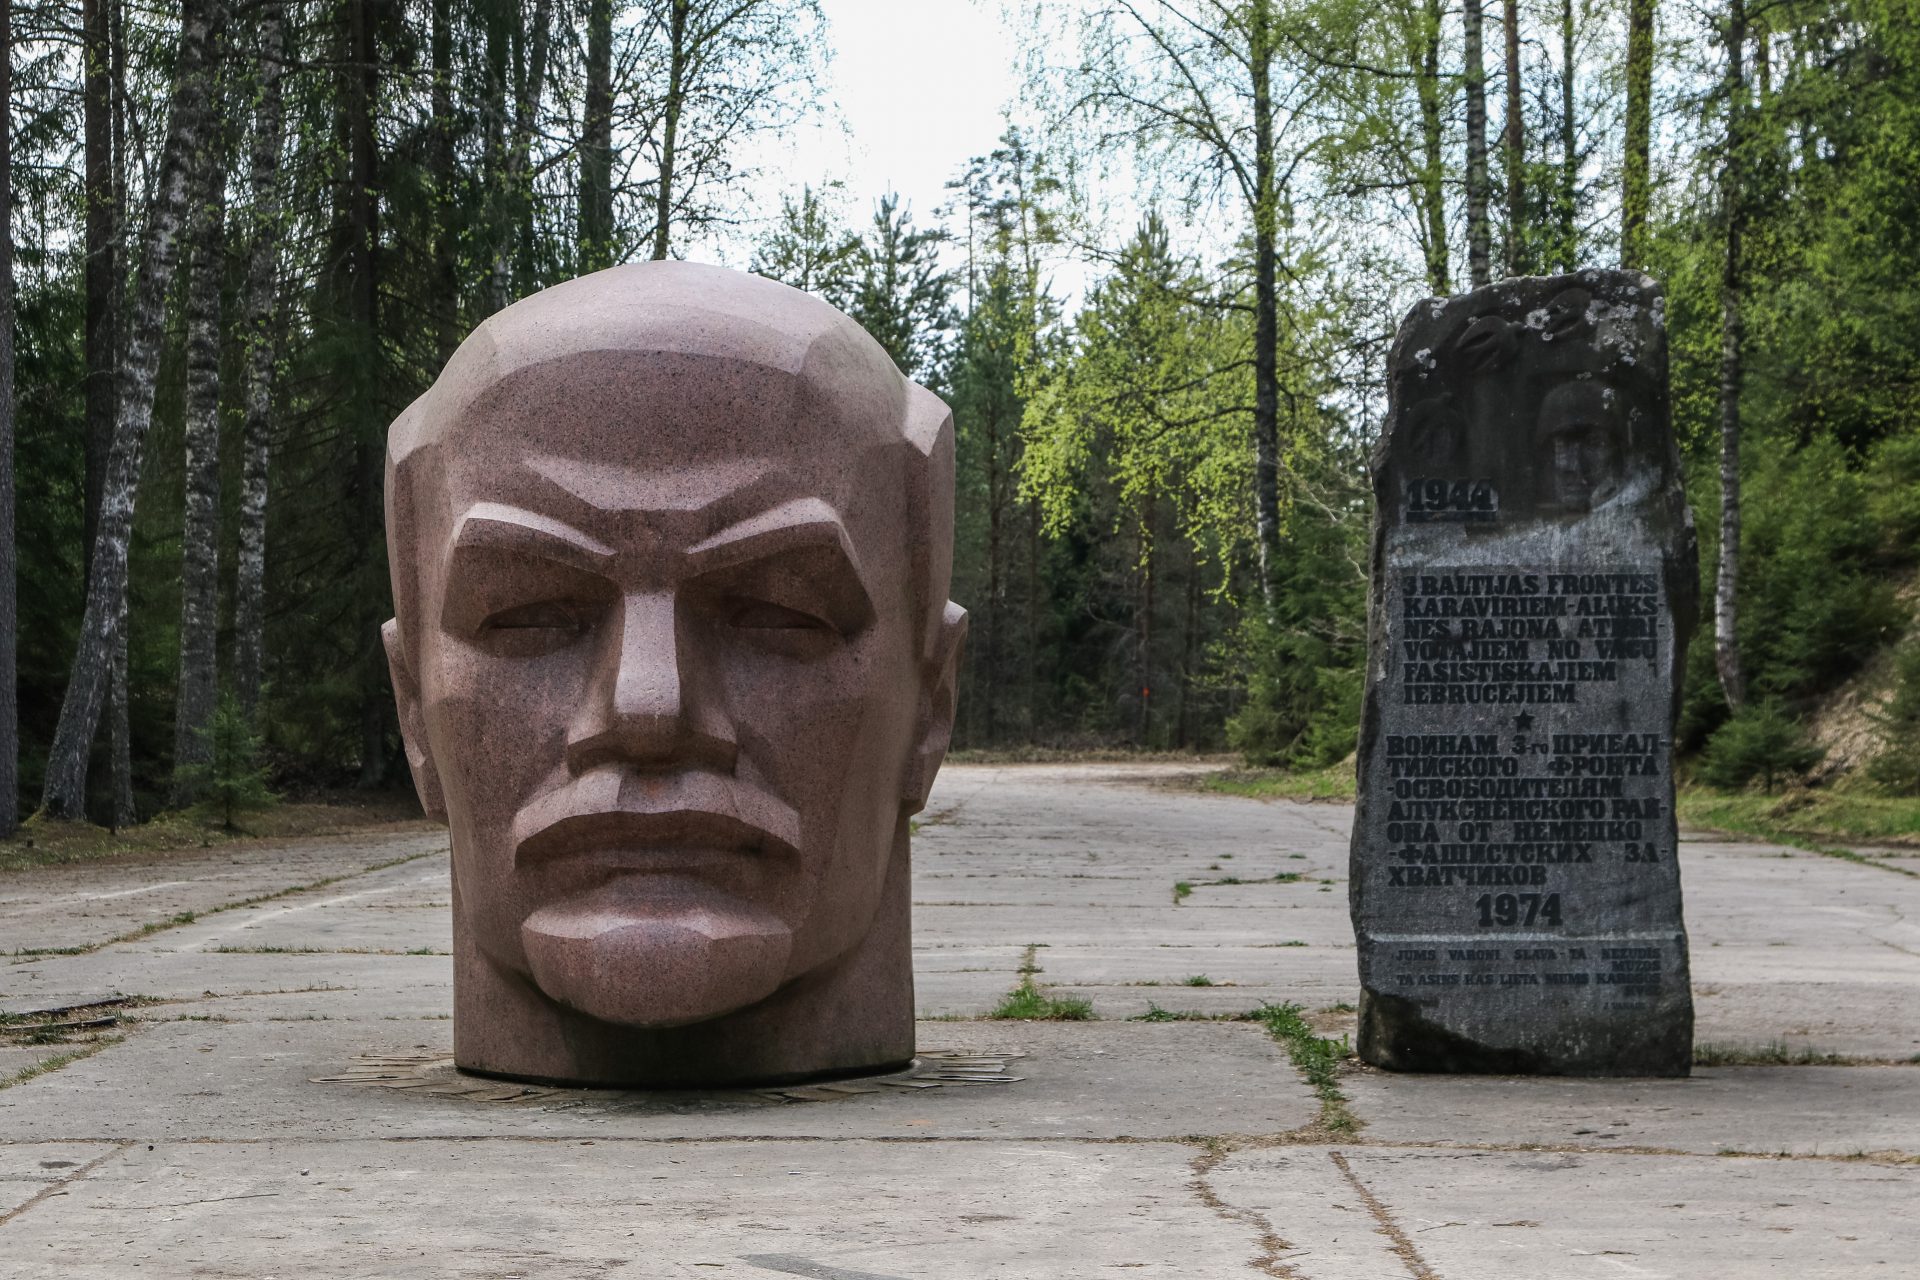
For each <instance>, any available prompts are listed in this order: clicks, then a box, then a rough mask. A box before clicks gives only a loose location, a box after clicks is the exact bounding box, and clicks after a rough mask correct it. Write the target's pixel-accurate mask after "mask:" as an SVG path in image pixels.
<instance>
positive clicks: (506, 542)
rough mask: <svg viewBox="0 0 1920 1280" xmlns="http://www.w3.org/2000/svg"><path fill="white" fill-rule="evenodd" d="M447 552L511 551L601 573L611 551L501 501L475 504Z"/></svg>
mask: <svg viewBox="0 0 1920 1280" xmlns="http://www.w3.org/2000/svg"><path fill="white" fill-rule="evenodd" d="M449 547H450V550H451V551H453V552H455V553H458V552H461V551H511V552H517V553H519V554H522V555H529V556H534V557H537V558H538V559H541V560H552V561H554V562H556V563H558V564H565V565H571V566H573V567H574V568H578V569H585V570H588V571H589V572H599V571H601V570H603V569H604V568H605V567H606V565H607V562H608V561H610V560H612V559H613V554H614V553H613V548H612V547H609V546H607V545H606V544H605V543H603V542H600V541H599V540H598V539H595V538H591V537H589V536H587V535H586V534H584V533H582V532H580V531H579V530H578V529H576V528H574V527H573V526H572V525H570V524H567V523H565V522H564V521H561V520H555V519H554V518H553V517H552V516H543V515H539V514H537V513H535V512H532V511H526V510H523V509H521V508H519V507H513V506H508V505H507V504H505V503H502V502H476V503H474V504H473V505H472V506H471V507H468V508H467V509H466V511H465V512H464V513H463V514H462V515H461V517H460V520H459V523H458V524H456V525H455V526H454V529H453V537H452V539H451V540H450V543H449Z"/></svg>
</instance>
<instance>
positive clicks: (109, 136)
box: [80, 0, 122, 556]
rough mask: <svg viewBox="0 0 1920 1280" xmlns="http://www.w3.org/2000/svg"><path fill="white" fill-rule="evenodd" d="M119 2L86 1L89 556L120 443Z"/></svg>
mask: <svg viewBox="0 0 1920 1280" xmlns="http://www.w3.org/2000/svg"><path fill="white" fill-rule="evenodd" d="M116 3H117V0H81V6H80V31H81V58H82V72H81V116H82V121H83V127H84V131H85V144H84V147H85V149H84V152H83V155H84V167H83V170H82V172H83V179H82V181H83V183H84V188H83V198H84V199H85V201H86V216H85V230H84V233H83V234H84V236H85V244H86V265H85V266H84V267H83V268H82V277H83V286H82V287H83V289H84V291H85V295H86V304H85V305H86V318H85V321H84V324H85V329H84V331H83V332H84V334H85V336H84V338H83V346H84V353H83V358H84V360H85V362H86V370H87V375H86V376H87V382H86V387H87V390H86V401H85V403H86V478H85V481H84V484H85V502H86V515H85V520H86V524H85V528H84V531H83V534H82V536H83V538H84V541H85V544H86V547H87V551H88V555H89V556H91V554H92V548H93V535H94V531H95V527H96V526H97V524H98V522H99V519H100V484H101V479H102V477H103V476H104V474H105V472H106V461H107V449H108V447H109V446H110V445H111V444H112V442H113V420H114V397H115V395H116V390H117V383H116V380H115V377H114V369H115V361H116V357H117V354H118V348H119V338H118V326H117V325H116V323H115V321H116V318H117V316H118V313H119V293H120V290H121V284H122V281H121V277H120V270H119V262H118V257H119V255H118V253H117V252H116V250H117V248H118V239H119V234H120V230H119V226H118V223H119V218H120V210H119V207H118V200H117V199H116V196H117V188H118V185H119V184H118V182H117V181H116V180H115V177H114V169H115V165H116V162H117V157H116V156H115V153H114V146H113V44H112V23H111V21H110V13H111V10H112V8H113V6H114V5H115V4H116Z"/></svg>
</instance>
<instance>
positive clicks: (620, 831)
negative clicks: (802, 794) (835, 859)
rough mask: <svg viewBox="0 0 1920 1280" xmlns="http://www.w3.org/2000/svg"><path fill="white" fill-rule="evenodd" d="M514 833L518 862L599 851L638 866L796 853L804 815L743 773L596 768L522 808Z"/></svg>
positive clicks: (515, 860) (548, 859) (675, 864)
mask: <svg viewBox="0 0 1920 1280" xmlns="http://www.w3.org/2000/svg"><path fill="white" fill-rule="evenodd" d="M513 836H514V863H515V865H516V866H527V865H529V864H533V863H541V862H548V861H552V860H554V859H558V858H565V857H570V856H574V855H580V854H589V855H591V854H601V855H609V856H612V857H615V858H617V859H618V860H619V861H620V862H622V863H631V864H633V865H634V866H635V867H636V869H638V868H639V867H643V866H645V865H646V863H647V862H649V861H662V862H664V863H666V864H667V865H669V866H677V865H681V864H683V863H684V862H685V860H686V859H687V857H688V856H690V855H691V856H699V855H702V854H705V853H708V852H715V853H721V854H762V853H764V854H774V855H779V856H782V857H794V856H797V855H798V852H799V845H800V816H799V814H798V813H796V812H795V811H794V809H793V808H792V807H791V806H790V805H787V804H785V803H783V802H781V801H780V800H778V799H776V798H775V797H773V796H771V795H769V794H767V793H766V792H764V791H762V790H760V789H759V788H757V787H754V786H751V785H749V784H747V783H744V782H742V781H741V780H739V779H737V778H730V777H724V776H721V775H719V774H714V773H705V772H686V773H675V774H641V773H631V772H625V771H621V770H616V769H598V770H594V771H593V772H591V773H587V774H584V775H582V776H581V777H578V778H575V779H573V780H572V781H570V782H568V783H567V784H566V785H564V786H562V787H558V788H556V789H554V790H552V791H549V792H547V793H546V794H545V795H542V796H539V797H537V798H536V799H535V800H534V801H533V802H532V803H530V804H528V805H527V806H526V807H525V808H523V809H521V810H520V812H519V813H518V814H516V815H515V817H514V822H513Z"/></svg>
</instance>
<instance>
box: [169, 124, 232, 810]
mask: <svg viewBox="0 0 1920 1280" xmlns="http://www.w3.org/2000/svg"><path fill="white" fill-rule="evenodd" d="M223 160H224V157H220V156H215V157H213V163H211V164H208V165H206V166H205V170H206V172H205V179H204V184H205V185H204V190H203V191H202V194H201V198H200V200H199V203H198V207H197V208H195V210H194V216H193V223H192V226H193V230H192V242H193V262H192V264H191V266H190V267H189V268H188V273H187V397H186V398H187V403H186V452H187V457H186V503H185V505H186V513H185V519H184V520H183V521H182V525H181V531H180V682H179V689H178V692H177V694H176V695H175V699H174V715H173V773H174V777H173V803H174V804H175V805H176V806H179V805H184V804H186V803H188V802H189V801H191V800H192V799H193V798H194V792H195V791H196V790H197V788H196V786H195V784H194V783H193V782H192V781H191V778H190V775H189V774H188V773H187V772H186V771H187V770H190V769H193V768H195V767H196V766H202V765H205V764H206V763H207V761H208V760H210V759H212V757H213V751H212V748H211V747H210V745H209V744H208V742H207V738H206V731H207V727H208V726H209V725H210V724H211V723H212V722H213V703H214V698H215V696H216V695H217V694H218V691H219V662H218V658H217V657H216V648H217V644H218V640H219V631H220V283H221V276H222V275H223V274H224V267H225V259H226V236H225V229H226V210H227V195H226V193H227V175H226V167H225V164H224V163H223Z"/></svg>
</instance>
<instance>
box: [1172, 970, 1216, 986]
mask: <svg viewBox="0 0 1920 1280" xmlns="http://www.w3.org/2000/svg"><path fill="white" fill-rule="evenodd" d="M1180 981H1181V985H1182V986H1188V987H1210V986H1212V985H1213V979H1212V978H1209V977H1208V976H1207V975H1206V974H1204V973H1196V974H1194V975H1193V976H1192V977H1190V978H1182V979H1181V980H1180Z"/></svg>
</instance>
